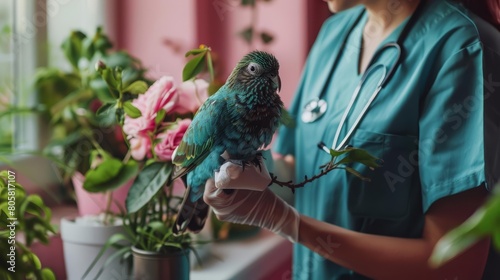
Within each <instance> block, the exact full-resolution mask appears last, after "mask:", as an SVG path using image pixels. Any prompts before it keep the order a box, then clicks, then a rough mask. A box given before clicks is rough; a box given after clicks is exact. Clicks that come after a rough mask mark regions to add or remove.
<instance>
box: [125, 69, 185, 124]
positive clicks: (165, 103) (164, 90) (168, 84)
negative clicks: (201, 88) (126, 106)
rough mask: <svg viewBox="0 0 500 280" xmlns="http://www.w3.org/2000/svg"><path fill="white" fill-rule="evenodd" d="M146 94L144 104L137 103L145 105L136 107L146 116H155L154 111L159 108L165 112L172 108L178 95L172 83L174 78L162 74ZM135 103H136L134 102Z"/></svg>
mask: <svg viewBox="0 0 500 280" xmlns="http://www.w3.org/2000/svg"><path fill="white" fill-rule="evenodd" d="M144 96H146V98H147V99H146V101H147V102H146V104H138V105H140V106H143V105H145V106H147V107H146V108H144V107H142V108H140V107H137V106H136V107H137V108H138V109H139V110H140V111H141V112H142V114H143V116H145V117H146V118H153V119H154V117H156V113H158V111H160V110H161V109H163V110H165V111H166V112H167V113H168V112H169V111H170V110H172V108H173V107H174V105H175V103H176V102H177V99H178V95H177V89H176V88H175V85H174V78H172V77H167V76H163V77H161V78H160V79H158V80H157V81H156V82H155V83H154V84H153V85H152V86H150V87H149V89H148V90H147V91H146V92H145V93H144ZM134 105H136V104H134Z"/></svg>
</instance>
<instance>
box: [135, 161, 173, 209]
mask: <svg viewBox="0 0 500 280" xmlns="http://www.w3.org/2000/svg"><path fill="white" fill-rule="evenodd" d="M171 172H172V164H171V163H168V162H155V163H153V164H151V165H148V166H146V167H144V169H143V170H142V172H141V173H140V174H139V176H137V178H136V179H135V181H134V184H133V185H132V187H131V188H130V191H129V192H128V195H127V200H126V204H127V210H128V212H129V213H134V212H137V211H138V210H139V209H141V208H142V207H143V206H144V205H146V204H147V203H148V202H149V201H150V200H151V199H152V198H153V196H154V195H155V194H156V193H158V191H159V190H160V189H161V188H162V187H163V186H164V185H165V183H166V182H167V180H168V178H169V177H170V173H171Z"/></svg>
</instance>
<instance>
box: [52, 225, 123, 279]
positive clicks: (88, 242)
mask: <svg viewBox="0 0 500 280" xmlns="http://www.w3.org/2000/svg"><path fill="white" fill-rule="evenodd" d="M115 233H123V234H125V230H124V228H123V226H121V225H108V226H104V225H98V224H95V223H89V222H85V221H83V222H81V221H78V222H75V219H69V218H63V219H62V220H61V238H62V240H63V249H64V262H65V266H66V275H67V279H68V280H80V279H82V276H83V274H84V273H85V271H86V270H87V268H88V267H89V266H90V265H91V264H92V262H93V261H94V259H95V258H96V256H97V255H98V254H99V251H100V250H101V249H102V248H103V246H104V244H105V243H106V242H107V241H108V239H109V238H110V237H111V236H112V235H113V234H115ZM114 252H116V250H114V249H111V248H110V249H108V250H106V252H105V253H104V255H103V256H102V257H101V258H100V259H99V262H98V263H97V264H96V265H95V266H94V267H93V269H92V270H91V271H90V273H89V274H88V275H87V276H86V277H85V278H84V279H94V278H95V275H96V274H97V273H98V271H99V269H100V268H101V267H102V266H103V264H104V263H105V262H106V260H107V259H108V257H109V256H110V255H112V254H113V253H114ZM128 278H130V272H129V267H128V264H127V263H120V261H119V260H118V259H117V260H115V261H113V262H112V263H111V264H110V265H108V266H106V267H105V268H104V271H103V273H102V274H101V275H100V277H99V278H98V279H103V280H104V279H105V280H113V279H120V280H122V279H128Z"/></svg>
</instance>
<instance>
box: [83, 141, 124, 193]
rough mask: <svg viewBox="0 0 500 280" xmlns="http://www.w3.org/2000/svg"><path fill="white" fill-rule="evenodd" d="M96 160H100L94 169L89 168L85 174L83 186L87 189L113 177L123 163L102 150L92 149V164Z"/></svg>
mask: <svg viewBox="0 0 500 280" xmlns="http://www.w3.org/2000/svg"><path fill="white" fill-rule="evenodd" d="M97 161H101V162H100V163H97V166H96V167H95V168H94V169H90V170H89V171H87V173H86V174H85V181H84V182H83V188H84V189H85V190H87V191H88V190H89V189H93V188H94V187H95V186H96V185H100V184H102V183H105V182H107V181H109V180H111V179H113V178H114V177H115V176H116V175H118V173H119V172H120V169H121V168H122V167H123V163H122V162H121V161H119V160H117V159H115V158H113V157H112V156H111V155H109V154H107V153H105V152H103V151H101V152H99V151H92V164H96V162H97Z"/></svg>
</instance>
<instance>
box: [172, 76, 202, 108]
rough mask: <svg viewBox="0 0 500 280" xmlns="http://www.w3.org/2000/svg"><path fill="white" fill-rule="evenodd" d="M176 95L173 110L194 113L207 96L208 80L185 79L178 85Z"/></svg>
mask: <svg viewBox="0 0 500 280" xmlns="http://www.w3.org/2000/svg"><path fill="white" fill-rule="evenodd" d="M178 95H179V99H178V100H177V104H176V105H175V107H174V108H173V111H175V112H178V113H179V114H186V113H196V111H197V110H198V108H200V106H201V104H203V102H205V100H207V98H208V82H207V81H205V80H203V79H196V80H194V81H192V80H189V81H185V82H184V83H182V84H181V86H180V87H179V89H178Z"/></svg>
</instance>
